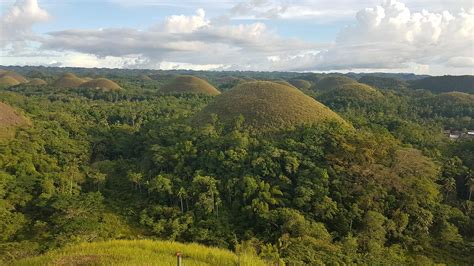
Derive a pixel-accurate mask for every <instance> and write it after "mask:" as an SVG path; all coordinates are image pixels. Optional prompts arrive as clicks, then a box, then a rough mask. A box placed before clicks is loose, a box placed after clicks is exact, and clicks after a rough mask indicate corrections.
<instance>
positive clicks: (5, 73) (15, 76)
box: [0, 70, 28, 83]
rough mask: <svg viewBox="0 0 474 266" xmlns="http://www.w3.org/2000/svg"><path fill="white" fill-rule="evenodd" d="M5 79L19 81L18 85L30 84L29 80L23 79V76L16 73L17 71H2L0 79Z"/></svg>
mask: <svg viewBox="0 0 474 266" xmlns="http://www.w3.org/2000/svg"><path fill="white" fill-rule="evenodd" d="M3 77H11V78H13V79H15V80H16V81H18V83H26V82H28V80H27V79H26V78H25V77H23V76H22V75H20V74H18V73H16V72H15V71H9V70H2V71H0V78H3Z"/></svg>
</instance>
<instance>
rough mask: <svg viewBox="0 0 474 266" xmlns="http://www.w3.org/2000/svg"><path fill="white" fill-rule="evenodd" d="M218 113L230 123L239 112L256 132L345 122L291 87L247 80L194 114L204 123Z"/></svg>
mask: <svg viewBox="0 0 474 266" xmlns="http://www.w3.org/2000/svg"><path fill="white" fill-rule="evenodd" d="M212 114H217V115H218V116H219V119H220V121H221V122H224V123H231V122H232V121H233V120H234V119H235V118H236V117H238V116H239V115H242V116H243V117H244V118H245V124H246V125H248V126H251V127H252V128H255V129H257V130H258V131H275V130H280V129H287V128H291V127H294V126H297V125H301V124H314V123H319V122H323V121H326V120H335V121H338V122H341V123H343V124H345V121H344V120H343V119H342V118H340V117H339V115H337V114H336V113H334V112H333V111H331V110H330V109H329V108H328V107H326V106H324V105H323V104H321V103H319V102H317V101H316V100H314V99H313V98H311V97H309V96H307V95H305V94H304V93H303V92H301V91H299V90H298V89H296V88H294V87H289V86H285V85H281V84H277V83H273V82H269V81H254V82H246V83H243V84H240V85H238V86H237V87H235V88H234V89H232V90H230V91H227V92H225V93H223V94H222V95H219V96H218V97H216V99H215V101H214V102H211V103H210V104H209V105H208V106H207V107H205V108H204V109H203V110H202V111H201V112H199V113H198V114H197V115H196V116H195V117H194V120H193V121H194V123H197V124H201V125H202V124H205V123H208V122H210V121H211V119H212Z"/></svg>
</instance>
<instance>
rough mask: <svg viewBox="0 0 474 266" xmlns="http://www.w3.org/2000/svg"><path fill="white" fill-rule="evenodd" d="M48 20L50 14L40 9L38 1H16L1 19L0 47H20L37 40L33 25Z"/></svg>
mask: <svg viewBox="0 0 474 266" xmlns="http://www.w3.org/2000/svg"><path fill="white" fill-rule="evenodd" d="M48 19H49V14H48V12H46V10H44V9H42V8H40V7H39V5H38V1H37V0H16V2H15V3H14V4H13V6H12V7H11V8H10V9H9V10H7V11H6V12H5V13H4V14H3V15H2V16H1V17H0V47H2V48H4V47H6V46H10V45H12V46H18V45H21V44H22V43H23V42H24V41H28V40H33V39H35V38H36V36H35V34H34V33H33V31H32V27H33V25H34V24H36V23H39V22H45V21H47V20H48Z"/></svg>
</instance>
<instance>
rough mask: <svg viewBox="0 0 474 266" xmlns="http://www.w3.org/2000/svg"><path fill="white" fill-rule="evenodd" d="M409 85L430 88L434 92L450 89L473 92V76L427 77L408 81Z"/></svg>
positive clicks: (415, 87) (448, 90) (414, 87)
mask: <svg viewBox="0 0 474 266" xmlns="http://www.w3.org/2000/svg"><path fill="white" fill-rule="evenodd" d="M409 85H410V87H411V88H413V89H424V90H430V91H431V92H434V93H441V92H450V91H459V92H467V93H474V76H469V75H466V76H441V77H427V78H424V79H420V80H414V81H410V82H409Z"/></svg>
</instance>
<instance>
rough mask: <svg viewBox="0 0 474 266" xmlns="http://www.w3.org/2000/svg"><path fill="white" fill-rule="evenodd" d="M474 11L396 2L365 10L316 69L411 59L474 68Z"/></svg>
mask: <svg viewBox="0 0 474 266" xmlns="http://www.w3.org/2000/svg"><path fill="white" fill-rule="evenodd" d="M472 36H474V9H471V10H464V9H462V10H461V11H460V12H459V13H458V14H451V13H450V12H448V11H443V12H440V13H432V12H429V11H426V10H423V11H421V12H411V11H410V9H409V8H408V7H407V6H406V5H405V4H403V3H402V2H399V1H397V0H387V1H384V2H383V4H382V5H378V6H376V7H373V8H365V9H363V10H361V11H359V12H358V13H357V23H356V24H355V25H352V26H349V27H347V28H345V29H344V30H342V31H341V32H340V33H339V35H338V36H337V39H336V43H335V45H334V46H333V47H331V48H330V49H328V50H326V51H324V52H321V53H320V54H318V55H317V56H316V57H315V58H314V60H315V62H314V63H315V67H316V68H318V69H351V68H399V67H403V66H405V65H407V64H410V63H417V64H449V63H448V62H450V61H452V62H453V63H454V64H456V65H461V64H462V65H465V66H466V67H474V65H472V61H473V60H472V59H473V56H474V55H473V48H472V47H473V45H474V43H473V40H472Z"/></svg>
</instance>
